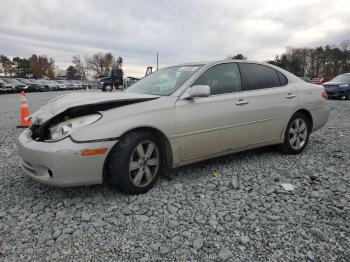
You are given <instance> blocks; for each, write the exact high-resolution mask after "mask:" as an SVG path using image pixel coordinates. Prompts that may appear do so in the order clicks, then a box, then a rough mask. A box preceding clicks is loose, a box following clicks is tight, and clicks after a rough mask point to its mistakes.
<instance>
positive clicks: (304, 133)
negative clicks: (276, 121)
mask: <svg viewBox="0 0 350 262" xmlns="http://www.w3.org/2000/svg"><path fill="white" fill-rule="evenodd" d="M298 126H299V127H298ZM292 130H293V131H292ZM310 133H311V123H310V121H309V120H308V119H307V117H306V116H305V115H304V114H302V113H295V114H294V115H293V116H292V117H291V119H290V120H289V122H288V125H287V128H286V131H285V133H284V143H283V144H281V145H280V150H281V151H282V152H283V153H285V154H293V155H296V154H300V153H301V152H302V151H303V150H304V149H305V147H306V145H307V144H308V142H309V136H310ZM298 141H299V143H298Z"/></svg>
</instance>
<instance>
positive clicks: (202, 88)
mask: <svg viewBox="0 0 350 262" xmlns="http://www.w3.org/2000/svg"><path fill="white" fill-rule="evenodd" d="M208 96H210V87H209V86H207V85H198V86H191V87H190V88H189V89H188V90H187V91H186V93H185V94H184V95H183V96H182V98H183V99H192V98H195V97H208Z"/></svg>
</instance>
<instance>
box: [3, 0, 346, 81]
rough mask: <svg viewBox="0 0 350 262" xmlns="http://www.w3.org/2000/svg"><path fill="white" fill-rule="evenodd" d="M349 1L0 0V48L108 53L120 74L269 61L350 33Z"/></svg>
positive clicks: (59, 55)
mask: <svg viewBox="0 0 350 262" xmlns="http://www.w3.org/2000/svg"><path fill="white" fill-rule="evenodd" d="M349 24H350V2H349V1H347V0H334V1H332V3H329V1H325V0H309V1H304V0H294V1H284V0H283V1H278V0H265V1H262V0H261V1H259V0H245V1H234V0H226V1H224V0H217V1H209V0H193V1H188V0H176V1H175V0H168V1H161V0H153V1H149V0H148V1H145V0H139V1H117V0H104V1H98V0H75V1H69V0H41V1H36V0H17V1H12V0H2V1H1V3H0V53H4V54H6V55H8V56H24V57H28V56H30V55H31V54H32V53H38V54H46V55H48V56H52V57H54V58H55V61H56V64H58V65H59V66H61V67H62V68H64V67H66V66H67V65H69V63H70V62H71V58H72V56H73V55H76V54H81V55H82V56H84V55H89V54H92V53H94V52H99V51H102V52H106V51H111V52H112V53H113V54H115V55H116V56H122V57H123V58H124V64H125V65H124V66H125V71H126V74H127V75H142V74H144V71H145V70H146V67H147V66H149V65H153V66H155V57H156V52H157V51H158V52H159V54H160V63H161V66H167V65H172V64H177V63H182V62H187V61H196V60H213V59H222V58H225V57H227V56H228V55H229V54H236V53H243V54H244V55H246V56H248V58H250V59H253V60H265V59H269V58H273V57H274V56H275V54H276V53H281V52H283V50H284V48H285V47H286V46H299V47H301V46H310V47H312V46H317V45H325V44H338V43H339V42H340V41H342V40H345V39H347V38H349V37H350V28H349V27H348V26H347V25H349Z"/></svg>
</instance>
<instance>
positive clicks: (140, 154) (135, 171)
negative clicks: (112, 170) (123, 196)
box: [129, 141, 160, 187]
mask: <svg viewBox="0 0 350 262" xmlns="http://www.w3.org/2000/svg"><path fill="white" fill-rule="evenodd" d="M159 159H160V157H159V150H158V147H157V145H156V144H155V143H154V142H152V141H143V142H141V143H139V144H138V145H137V146H136V147H135V149H134V150H133V152H132V153H131V157H130V161H129V175H130V178H131V181H132V182H133V184H134V185H135V186H137V187H145V186H147V185H149V184H150V183H151V182H152V181H153V179H154V178H155V176H156V174H157V172H158V168H159V162H160V161H159Z"/></svg>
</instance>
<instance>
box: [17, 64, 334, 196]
mask: <svg viewBox="0 0 350 262" xmlns="http://www.w3.org/2000/svg"><path fill="white" fill-rule="evenodd" d="M325 97H326V93H325V91H324V89H323V88H322V87H321V88H320V87H318V86H315V85H314V84H309V83H305V82H304V81H302V80H301V79H300V78H299V77H297V76H295V75H293V74H291V73H289V72H287V71H285V70H283V69H281V68H278V67H276V66H273V65H270V64H267V63H258V62H249V61H243V60H236V61H235V60H224V61H216V62H209V63H189V64H182V65H178V66H172V67H168V68H163V69H161V70H158V71H156V72H154V73H152V74H151V75H148V76H146V77H144V78H143V79H141V80H139V81H138V82H136V83H134V84H133V85H132V86H131V87H129V88H127V89H126V90H124V91H121V92H115V93H109V94H106V93H97V92H81V93H71V94H68V95H65V96H61V97H60V98H56V99H54V100H51V101H50V102H49V103H48V104H46V105H45V106H43V107H42V108H41V109H39V110H38V111H36V112H35V113H34V114H33V115H32V117H31V118H32V121H33V125H32V126H31V127H30V128H28V129H27V130H25V131H24V132H23V133H22V134H21V135H20V136H19V145H18V149H19V155H20V157H21V160H20V163H21V166H22V168H23V170H24V171H25V172H26V173H27V174H28V175H29V176H30V177H31V178H33V179H35V180H37V181H39V182H42V183H45V184H50V185H56V186H77V185H88V184H99V183H102V182H106V183H110V184H112V185H114V186H116V187H117V188H119V189H120V190H121V191H122V192H126V193H130V194H140V193H145V192H146V191H148V190H149V189H150V188H152V187H153V185H154V184H155V182H156V180H157V178H158V177H159V175H160V172H161V170H163V168H172V167H178V166H182V165H186V164H189V163H194V162H198V161H202V160H205V159H209V158H213V157H217V156H222V155H226V154H230V153H234V152H239V151H243V150H248V149H252V148H256V147H261V146H267V145H273V144H278V145H279V148H280V150H281V151H282V152H284V153H287V154H299V153H301V152H302V151H303V150H304V148H305V147H306V145H307V144H308V141H309V135H310V134H311V133H312V132H313V131H315V130H318V129H319V128H321V127H322V126H324V125H325V123H326V122H327V120H328V117H329V107H328V103H327V100H326V99H325ZM48 112H50V113H48ZM43 152H45V157H43Z"/></svg>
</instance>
